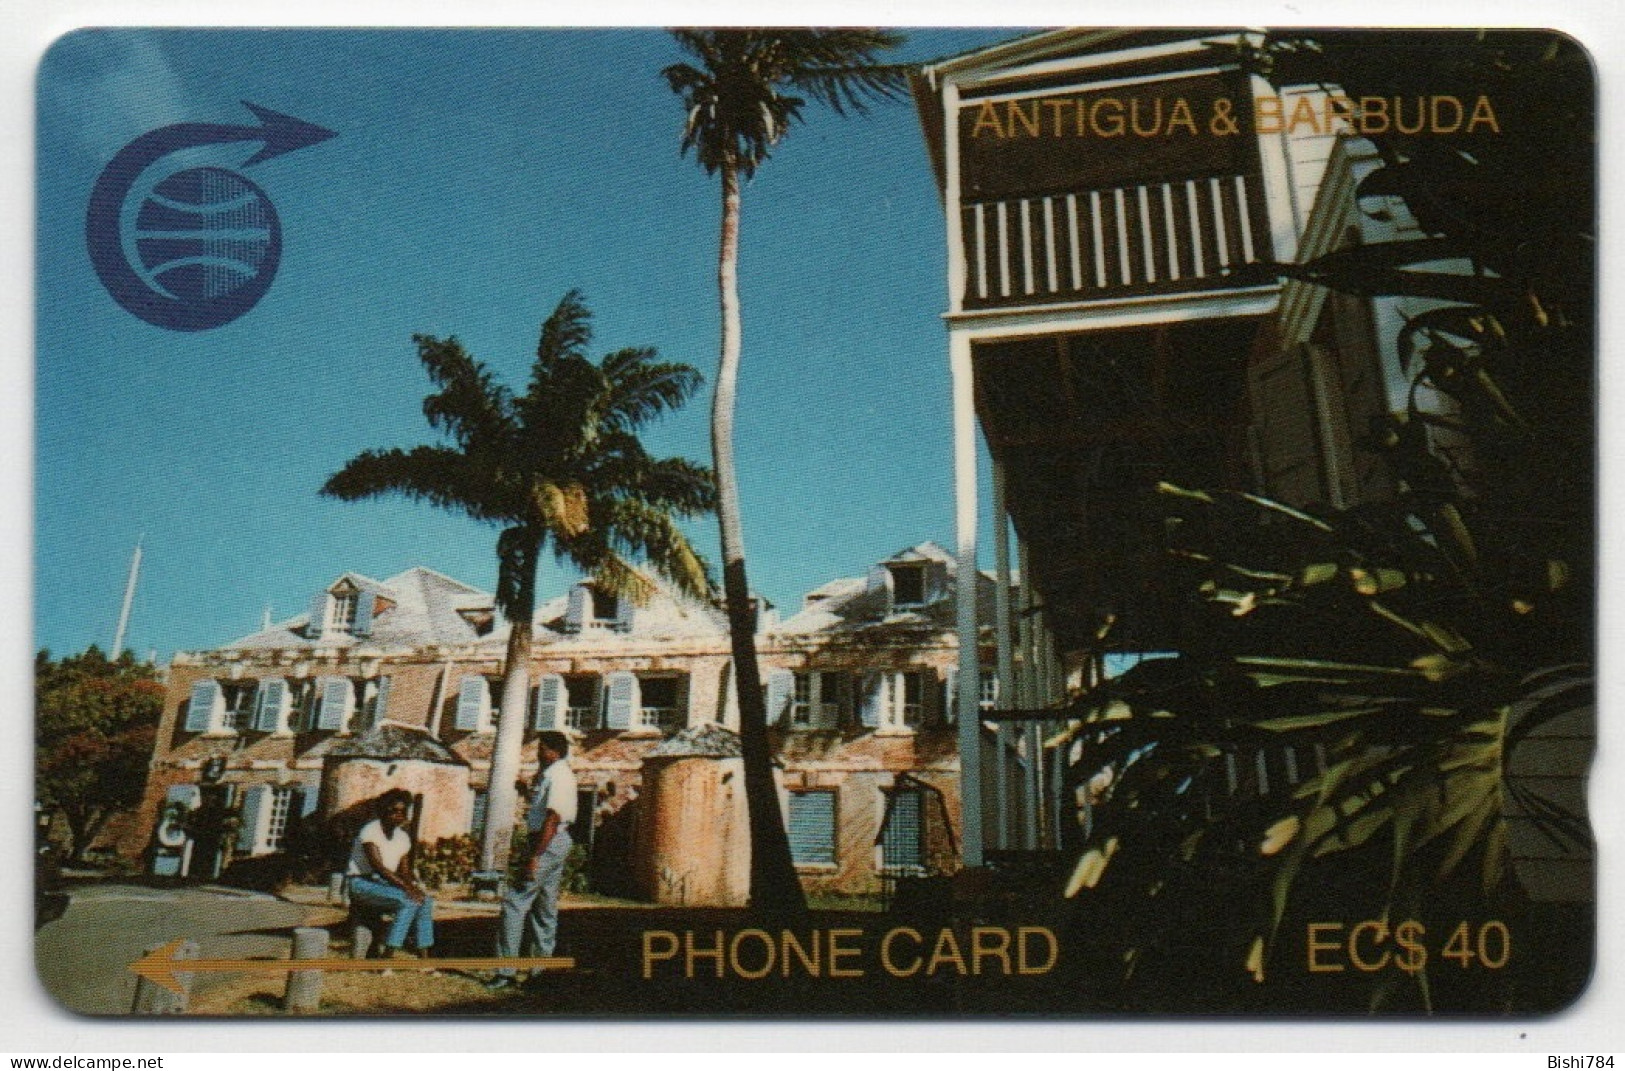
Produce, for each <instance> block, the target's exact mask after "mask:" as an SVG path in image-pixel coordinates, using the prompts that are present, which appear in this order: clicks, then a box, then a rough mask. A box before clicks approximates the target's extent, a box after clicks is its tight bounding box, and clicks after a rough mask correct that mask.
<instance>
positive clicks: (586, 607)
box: [564, 584, 592, 632]
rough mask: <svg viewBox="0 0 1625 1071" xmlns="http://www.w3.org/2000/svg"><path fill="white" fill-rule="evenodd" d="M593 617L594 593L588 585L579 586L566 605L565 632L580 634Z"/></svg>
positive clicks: (571, 590)
mask: <svg viewBox="0 0 1625 1071" xmlns="http://www.w3.org/2000/svg"><path fill="white" fill-rule="evenodd" d="M591 616H592V592H591V591H590V590H588V588H587V585H586V584H577V585H576V586H575V587H573V588H571V589H570V597H569V598H568V599H567V600H566V601H565V604H564V631H566V632H580V631H581V630H582V628H583V627H584V626H585V625H586V623H587V620H588V619H589V618H590V617H591Z"/></svg>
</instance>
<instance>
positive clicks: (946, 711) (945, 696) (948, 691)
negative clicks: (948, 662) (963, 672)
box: [942, 666, 959, 725]
mask: <svg viewBox="0 0 1625 1071" xmlns="http://www.w3.org/2000/svg"><path fill="white" fill-rule="evenodd" d="M942 720H943V721H945V722H947V723H948V724H949V725H953V724H954V723H955V722H957V721H958V720H959V667H958V666H949V667H948V675H947V677H946V678H945V679H944V680H943V683H942Z"/></svg>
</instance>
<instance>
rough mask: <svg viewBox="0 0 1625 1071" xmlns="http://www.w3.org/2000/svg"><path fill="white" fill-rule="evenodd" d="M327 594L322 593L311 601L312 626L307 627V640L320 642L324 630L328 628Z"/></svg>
mask: <svg viewBox="0 0 1625 1071" xmlns="http://www.w3.org/2000/svg"><path fill="white" fill-rule="evenodd" d="M328 598H329V596H328V594H327V592H325V591H324V592H322V593H321V594H319V595H317V596H316V597H315V598H313V599H311V600H310V624H308V625H306V626H305V639H307V640H319V639H321V637H322V630H323V629H324V628H326V626H327V600H328Z"/></svg>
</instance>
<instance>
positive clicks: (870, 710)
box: [858, 673, 887, 729]
mask: <svg viewBox="0 0 1625 1071" xmlns="http://www.w3.org/2000/svg"><path fill="white" fill-rule="evenodd" d="M886 677H887V675H886V674H884V673H865V674H864V675H863V679H862V682H861V683H860V685H859V687H860V688H861V691H860V693H859V695H858V720H859V721H860V722H862V723H863V727H864V728H865V729H878V728H880V721H881V717H882V714H881V709H882V707H884V706H885V702H886Z"/></svg>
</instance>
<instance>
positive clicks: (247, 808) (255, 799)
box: [237, 785, 272, 855]
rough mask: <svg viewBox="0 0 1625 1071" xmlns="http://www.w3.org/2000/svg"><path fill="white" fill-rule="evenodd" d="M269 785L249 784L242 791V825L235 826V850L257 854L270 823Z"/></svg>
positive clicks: (262, 844) (247, 853)
mask: <svg viewBox="0 0 1625 1071" xmlns="http://www.w3.org/2000/svg"><path fill="white" fill-rule="evenodd" d="M271 791H272V789H271V786H270V785H251V786H249V787H248V789H247V790H245V791H244V792H243V810H242V825H240V826H238V827H237V850H238V851H239V852H242V853H243V854H245V855H258V854H259V853H260V849H261V848H262V847H263V846H264V844H265V833H266V831H267V829H269V827H270V824H271Z"/></svg>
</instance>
